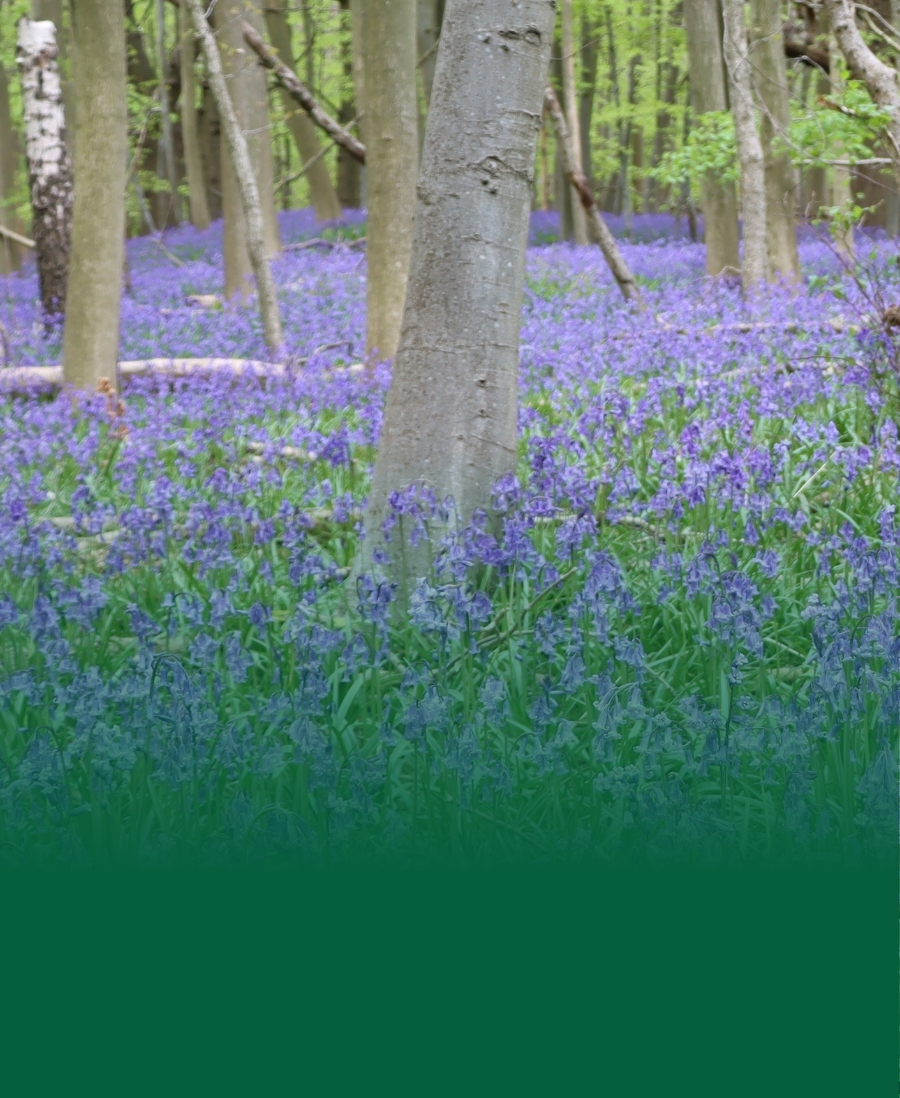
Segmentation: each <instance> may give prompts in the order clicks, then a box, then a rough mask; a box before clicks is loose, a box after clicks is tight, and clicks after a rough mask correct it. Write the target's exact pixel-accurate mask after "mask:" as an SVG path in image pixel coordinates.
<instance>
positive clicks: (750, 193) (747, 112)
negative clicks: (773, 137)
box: [722, 0, 769, 290]
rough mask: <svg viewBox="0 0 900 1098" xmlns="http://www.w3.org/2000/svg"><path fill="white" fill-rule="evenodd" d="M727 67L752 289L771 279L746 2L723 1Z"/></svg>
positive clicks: (744, 271) (744, 270)
mask: <svg viewBox="0 0 900 1098" xmlns="http://www.w3.org/2000/svg"><path fill="white" fill-rule="evenodd" d="M722 13H723V15H724V20H725V35H724V46H725V64H726V67H727V69H728V76H729V80H730V85H729V86H730V89H731V113H732V115H733V116H734V135H735V140H736V142H737V148H738V158H739V160H740V162H741V205H742V207H743V214H744V260H743V263H742V265H741V281H742V282H743V285H744V289H745V290H749V289H751V288H752V287H754V286H756V285H757V284H758V283H760V282H762V281H764V280H765V279H766V278H767V277H768V266H769V265H768V251H767V241H766V173H765V161H764V160H763V151H762V143H761V142H760V139H759V130H758V129H757V124H756V108H755V106H754V103H753V85H752V80H751V68H750V58H749V57H748V56H747V27H746V24H745V23H744V5H743V0H724V2H723V5H722Z"/></svg>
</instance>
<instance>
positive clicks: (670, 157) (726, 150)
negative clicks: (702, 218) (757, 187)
mask: <svg viewBox="0 0 900 1098" xmlns="http://www.w3.org/2000/svg"><path fill="white" fill-rule="evenodd" d="M650 175H651V177H652V178H654V179H658V180H659V181H660V182H661V183H665V184H667V185H668V186H670V187H677V186H680V185H681V184H683V183H690V184H691V185H692V186H695V185H697V184H698V183H699V182H700V180H701V179H703V177H704V176H707V175H714V176H716V177H717V178H718V179H720V180H737V179H738V177H739V169H738V162H737V147H736V145H735V137H734V120H733V119H732V117H731V113H730V111H710V112H709V113H707V114H702V115H700V116H699V117H698V118H697V120H696V124H695V127H694V129H692V130H691V132H690V134H689V135H688V139H687V141H686V142H685V143H684V144H683V145H682V146H681V148H680V149H676V150H673V151H672V152H668V153H666V154H665V155H664V156H663V158H662V160H661V161H660V163H659V166H658V167H657V168H654V169H653V170H652V171H651V172H650Z"/></svg>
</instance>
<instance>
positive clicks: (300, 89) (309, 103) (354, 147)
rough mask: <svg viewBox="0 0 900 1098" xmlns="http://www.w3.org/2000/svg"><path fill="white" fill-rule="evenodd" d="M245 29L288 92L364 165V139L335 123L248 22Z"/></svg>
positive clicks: (246, 36) (246, 38)
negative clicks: (357, 137)
mask: <svg viewBox="0 0 900 1098" xmlns="http://www.w3.org/2000/svg"><path fill="white" fill-rule="evenodd" d="M242 30H243V32H244V41H245V42H246V43H247V45H248V46H249V47H250V48H251V49H252V50H253V52H254V53H255V54H256V55H257V57H258V58H259V60H260V62H261V63H262V64H263V65H264V66H265V67H266V68H267V69H269V70H270V71H271V72H272V74H273V75H274V77H275V79H276V80H277V81H278V83H279V84H280V85H281V86H282V87H283V88H284V90H285V91H286V92H287V93H288V95H290V97H291V98H292V99H294V100H296V101H297V102H298V103H299V104H300V106H301V107H302V108H303V109H304V110H305V111H306V113H307V114H308V115H309V117H310V118H311V119H312V120H313V122H315V123H316V125H317V126H319V127H320V128H321V129H323V130H324V131H325V132H326V133H327V134H328V136H329V137H331V138H333V139H334V140H335V141H336V142H337V143H338V144H339V145H343V147H344V148H345V149H346V150H347V152H348V153H349V154H350V155H351V156H352V157H353V158H354V160H358V161H359V163H360V164H365V162H366V147H365V145H364V144H363V143H362V142H361V141H357V139H356V138H355V137H354V136H353V134H351V133H348V132H347V130H345V129H344V127H343V126H341V125H339V124H338V123H337V122H335V120H334V119H333V118H332V117H331V115H330V114H327V113H326V112H325V111H324V110H323V109H322V108H321V107H320V106H319V104H318V102H317V100H316V99H315V98H314V96H313V95H312V93H311V92H310V90H309V88H307V87H306V85H305V84H304V83H303V82H302V81H301V80H299V79H298V77H297V75H296V74H295V73H293V72H292V71H291V70H290V69H289V68H288V67H287V65H285V63H284V62H283V61H281V60H280V59H279V58H278V56H277V55H276V54H275V53H273V52H272V50H270V49H269V47H268V46H267V45H266V44H265V42H264V41H263V40H262V38H260V36H259V35H258V34H257V33H256V31H255V30H254V29H253V27H251V26H250V24H249V23H244V24H243V25H242Z"/></svg>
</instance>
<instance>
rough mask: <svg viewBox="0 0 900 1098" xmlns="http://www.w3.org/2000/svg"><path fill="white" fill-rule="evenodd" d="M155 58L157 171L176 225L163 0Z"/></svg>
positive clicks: (178, 198)
mask: <svg viewBox="0 0 900 1098" xmlns="http://www.w3.org/2000/svg"><path fill="white" fill-rule="evenodd" d="M156 60H157V63H158V66H159V114H160V118H161V119H162V141H160V143H159V147H160V151H161V153H162V161H163V163H162V165H161V167H162V168H163V170H162V171H161V172H160V173H159V174H160V176H161V177H162V178H163V179H166V180H168V183H169V202H170V203H171V207H172V217H173V219H174V221H175V224H176V225H177V224H178V222H179V221H180V220H181V196H180V195H179V193H178V184H179V182H180V181H179V179H178V171H177V167H176V164H175V142H174V141H173V140H172V112H171V106H170V104H169V82H168V80H167V75H168V74H167V72H166V69H167V65H166V62H167V60H168V54H167V52H166V4H165V0H156Z"/></svg>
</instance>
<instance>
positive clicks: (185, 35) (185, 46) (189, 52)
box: [178, 4, 209, 229]
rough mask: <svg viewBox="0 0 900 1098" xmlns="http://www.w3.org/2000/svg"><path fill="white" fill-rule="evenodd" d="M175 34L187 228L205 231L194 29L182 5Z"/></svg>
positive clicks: (206, 210)
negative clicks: (176, 35) (178, 70)
mask: <svg viewBox="0 0 900 1098" xmlns="http://www.w3.org/2000/svg"><path fill="white" fill-rule="evenodd" d="M178 30H179V51H180V61H181V132H182V135H183V140H184V164H185V169H186V171H187V182H188V204H189V206H190V211H191V224H192V225H193V226H194V227H195V228H197V229H205V228H207V227H208V226H209V207H208V205H207V202H206V186H205V185H204V182H203V159H202V157H201V155H200V129H199V126H198V124H197V102H196V94H197V92H196V81H195V79H194V29H193V27H192V25H191V17H190V14H189V12H188V10H187V6H186V5H184V4H182V5H181V7H180V8H179V11H178Z"/></svg>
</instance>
